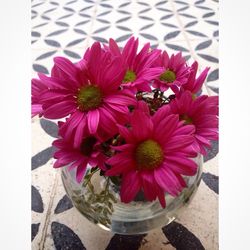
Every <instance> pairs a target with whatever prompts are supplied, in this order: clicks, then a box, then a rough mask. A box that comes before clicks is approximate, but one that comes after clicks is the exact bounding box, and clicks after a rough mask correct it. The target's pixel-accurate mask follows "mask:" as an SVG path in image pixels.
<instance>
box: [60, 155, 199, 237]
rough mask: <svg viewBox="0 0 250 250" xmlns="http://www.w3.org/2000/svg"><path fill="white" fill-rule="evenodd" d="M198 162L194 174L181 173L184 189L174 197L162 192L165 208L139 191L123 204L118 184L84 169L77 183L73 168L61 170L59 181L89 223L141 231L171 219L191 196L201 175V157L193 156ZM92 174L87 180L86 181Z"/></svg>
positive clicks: (128, 231)
mask: <svg viewBox="0 0 250 250" xmlns="http://www.w3.org/2000/svg"><path fill="white" fill-rule="evenodd" d="M193 160H194V161H195V162H196V163H197V164H198V170H197V173H196V174H195V175H194V176H184V179H185V181H186V183H187V188H184V189H183V191H182V192H181V193H180V195H179V196H177V197H172V196H171V195H169V194H167V193H166V195H165V199H166V204H167V205H166V208H164V209H163V208H162V207H161V205H160V203H159V201H158V199H157V200H155V201H153V202H149V201H146V200H145V199H144V196H143V193H142V192H139V193H138V194H137V196H136V198H135V199H134V201H132V202H130V203H128V204H126V203H123V202H121V201H120V195H119V189H120V187H119V185H118V183H116V184H115V181H112V180H111V179H110V178H107V177H104V176H100V174H99V172H98V173H91V170H90V169H88V170H87V171H86V174H85V178H84V180H83V181H82V182H81V183H77V181H76V179H75V174H76V173H75V171H74V170H71V171H68V169H67V167H65V168H63V169H62V173H61V176H62V181H63V185H64V188H65V190H66V192H67V195H68V196H69V198H70V199H71V200H72V202H73V205H74V206H75V207H76V209H77V210H78V211H79V212H80V213H81V214H82V215H83V216H85V217H86V218H87V219H88V220H90V221H91V222H93V223H95V224H97V225H98V226H100V227H102V228H104V229H106V230H109V231H111V232H113V233H118V234H142V233H147V232H148V231H150V230H152V229H154V228H157V227H162V226H164V225H167V224H169V223H170V222H172V221H173V220H174V219H175V218H176V216H177V214H178V213H180V210H181V208H184V207H185V206H186V205H187V204H188V203H189V202H190V201H191V199H192V198H193V196H194V194H195V192H196V191H197V189H198V186H199V184H200V180H201V174H202V164H203V158H202V156H201V155H199V156H198V157H197V158H195V159H193ZM90 175H92V178H91V182H88V184H86V183H87V180H88V178H89V176H90Z"/></svg>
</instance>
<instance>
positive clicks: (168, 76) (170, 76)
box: [160, 69, 176, 82]
mask: <svg viewBox="0 0 250 250" xmlns="http://www.w3.org/2000/svg"><path fill="white" fill-rule="evenodd" d="M175 79H176V75H175V73H174V71H172V70H169V69H168V70H166V71H165V72H163V73H162V74H161V75H160V80H161V81H164V82H173V81H174V80H175Z"/></svg>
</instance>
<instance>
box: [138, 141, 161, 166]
mask: <svg viewBox="0 0 250 250" xmlns="http://www.w3.org/2000/svg"><path fill="white" fill-rule="evenodd" d="M163 158H164V157H163V151H162V149H161V147H160V145H159V144H158V143H157V142H155V141H153V140H146V141H144V142H142V143H140V144H139V145H138V146H137V148H136V151H135V160H136V163H137V169H138V170H141V169H148V170H152V169H154V168H157V167H158V166H159V165H160V164H161V163H162V161H163Z"/></svg>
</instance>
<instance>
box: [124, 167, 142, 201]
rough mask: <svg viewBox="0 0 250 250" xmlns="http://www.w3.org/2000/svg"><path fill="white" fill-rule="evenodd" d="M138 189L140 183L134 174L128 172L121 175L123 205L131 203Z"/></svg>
mask: <svg viewBox="0 0 250 250" xmlns="http://www.w3.org/2000/svg"><path fill="white" fill-rule="evenodd" d="M140 188H141V183H140V179H139V176H138V175H137V173H136V172H134V171H130V172H129V173H127V174H125V175H123V177H122V184H121V201H122V202H125V203H128V202H130V201H132V200H133V199H134V198H135V196H136V194H137V193H138V192H139V190H140Z"/></svg>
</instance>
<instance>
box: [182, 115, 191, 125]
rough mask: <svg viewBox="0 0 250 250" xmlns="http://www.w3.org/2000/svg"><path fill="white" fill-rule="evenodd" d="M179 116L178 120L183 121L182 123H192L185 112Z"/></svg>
mask: <svg viewBox="0 0 250 250" xmlns="http://www.w3.org/2000/svg"><path fill="white" fill-rule="evenodd" d="M179 117H180V120H182V121H185V123H184V124H192V123H193V120H192V118H190V117H189V116H187V115H186V114H183V115H180V116H179Z"/></svg>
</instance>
